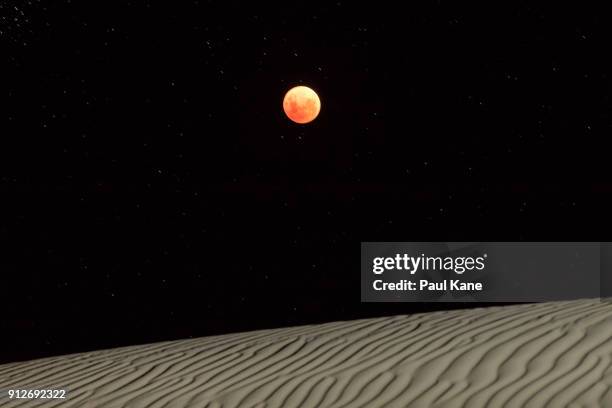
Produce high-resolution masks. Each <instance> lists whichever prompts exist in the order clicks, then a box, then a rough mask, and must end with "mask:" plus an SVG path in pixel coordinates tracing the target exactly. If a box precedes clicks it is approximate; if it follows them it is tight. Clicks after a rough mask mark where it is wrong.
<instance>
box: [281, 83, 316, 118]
mask: <svg viewBox="0 0 612 408" xmlns="http://www.w3.org/2000/svg"><path fill="white" fill-rule="evenodd" d="M283 110H284V111H285V114H286V115H287V117H288V118H289V119H291V120H292V121H293V122H295V123H299V124H302V125H303V124H306V123H310V122H312V121H313V120H315V119H316V118H317V116H319V112H321V100H320V99H319V95H317V93H316V92H315V91H313V90H312V89H311V88H309V87H307V86H296V87H294V88H291V89H290V90H289V91H288V92H287V93H286V94H285V99H284V100H283Z"/></svg>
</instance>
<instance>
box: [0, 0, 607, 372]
mask: <svg viewBox="0 0 612 408" xmlns="http://www.w3.org/2000/svg"><path fill="white" fill-rule="evenodd" d="M357 3H361V2H351V1H346V0H344V1H325V2H320V3H318V2H316V1H308V2H302V1H292V2H280V3H279V2H268V4H261V2H246V1H244V2H237V1H227V0H226V1H204V0H202V1H190V2H183V1H174V2H153V1H147V0H145V1H138V0H134V1H129V2H94V1H87V2H77V1H66V0H64V1H55V2H51V1H35V0H31V1H29V2H24V1H23V0H19V1H16V0H8V1H5V2H3V3H2V6H1V7H0V15H1V17H0V44H1V46H2V48H1V49H2V79H0V92H1V95H2V102H3V103H2V106H3V108H2V113H1V115H0V130H1V132H0V155H1V156H0V169H2V170H1V172H0V176H1V179H0V194H1V196H0V197H1V201H2V207H1V208H2V210H1V213H0V214H1V216H0V245H1V247H0V248H1V249H0V251H1V252H0V254H1V255H2V256H1V257H0V309H1V310H2V318H1V319H0V333H2V336H1V339H0V362H3V361H14V360H22V359H29V358H34V357H40V356H47V355H54V354H60V353H69V352H78V351H86V350H94V349H99V348H108V347H116V346H124V345H132V344H140V343H148V342H154V341H161V340H170V339H181V338H189V337H197V336H205V335H211V334H221V333H229V332H236V331H243V330H254V329H263V328H272V327H283V326H290V325H298V324H307V323H316V322H326V321H334V320H344V319H355V318H362V317H372V316H382V315H389V314H403V313H411V312H416V311H424V310H433V309H436V308H437V309H439V308H448V307H460V305H439V304H438V305H427V304H361V303H360V293H359V290H360V284H359V260H360V257H359V251H360V243H361V242H362V241H461V240H465V241H487V240H497V241H521V240H532V241H537V240H550V241H563V240H575V241H577V240H591V241H602V240H610V239H611V238H612V237H611V235H612V229H611V228H610V222H609V221H610V215H609V214H610V209H611V207H612V205H611V204H612V182H611V175H612V173H611V170H612V162H611V160H610V149H609V146H610V144H609V139H610V137H611V131H612V115H611V112H612V101H611V99H610V97H611V95H612V93H611V87H612V62H611V61H612V60H611V59H610V58H609V55H610V43H609V39H610V38H612V24H611V22H610V21H609V20H610V18H609V17H608V16H609V15H608V14H607V13H604V11H603V10H598V9H595V8H592V9H587V8H586V6H583V7H584V8H582V9H578V8H576V7H577V6H576V4H574V5H573V7H571V8H570V7H568V8H563V7H564V6H562V5H561V4H559V2H557V3H556V4H554V6H550V5H548V6H538V5H536V4H535V3H534V2H516V1H515V2H508V3H507V4H506V5H502V3H500V2H493V3H495V6H493V5H492V4H491V3H492V2H483V3H480V4H477V3H469V2H452V1H437V2H434V1H430V2H408V3H406V2H367V3H364V4H357ZM300 84H302V85H308V86H310V87H312V88H314V89H315V90H316V91H317V93H318V94H319V95H320V97H321V101H322V111H321V114H320V116H319V117H318V118H317V119H316V120H315V121H314V122H313V123H311V124H309V125H297V124H294V123H292V122H290V121H289V120H288V119H287V118H286V117H285V116H284V113H283V111H282V98H283V95H284V93H285V92H286V91H287V90H288V89H289V88H290V87H292V86H295V85H300ZM470 306H471V305H470Z"/></svg>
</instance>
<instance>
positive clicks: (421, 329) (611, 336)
mask: <svg viewBox="0 0 612 408" xmlns="http://www.w3.org/2000/svg"><path fill="white" fill-rule="evenodd" d="M611 358H612V305H611V304H610V303H608V302H601V301H599V300H579V301H571V302H556V303H543V304H536V305H518V306H508V307H494V308H481V309H471V310H462V311H447V312H436V313H428V314H415V315H408V316H395V317H384V318H378V319H367V320H357V321H349V322H337V323H327V324H322V325H312V326H302V327H293V328H286V329H277V330H265V331H257V332H249V333H239V334H231V335H224V336H215V337H206V338H200V339H193V340H185V341H174V342H165V343H157V344H151V345H145V346H135V347H127V348H121V349H114V350H105V351H99V352H91V353H84V354H75V355H70V356H62V357H55V358H47V359H41V360H35V361H30V362H24V363H14V364H6V365H1V366H0V390H2V395H0V406H1V407H3V408H4V407H75V408H77V407H78V408H82V407H92V408H93V407H134V408H135V407H150V408H153V407H158V408H161V407H167V408H170V407H210V408H212V407H217V408H218V407H259V408H262V407H467V408H470V407H507V408H513V407H552V408H557V407H612V389H611V386H612V366H611ZM44 387H53V388H64V389H67V390H68V394H67V398H66V399H65V400H56V401H51V400H36V401H35V400H9V399H8V398H7V393H6V390H7V389H14V388H19V389H28V388H38V389H40V388H44Z"/></svg>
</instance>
